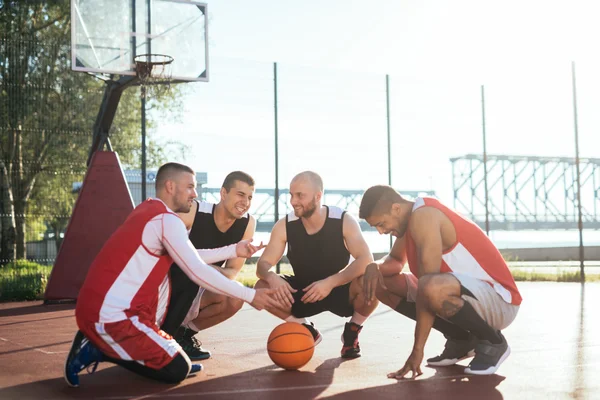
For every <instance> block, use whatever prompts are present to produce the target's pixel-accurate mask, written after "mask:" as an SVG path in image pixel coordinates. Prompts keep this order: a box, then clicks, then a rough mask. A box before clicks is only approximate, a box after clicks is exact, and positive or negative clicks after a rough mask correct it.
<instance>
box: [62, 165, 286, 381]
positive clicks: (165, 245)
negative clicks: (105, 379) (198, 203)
mask: <svg viewBox="0 0 600 400" xmlns="http://www.w3.org/2000/svg"><path fill="white" fill-rule="evenodd" d="M156 195H157V198H155V199H149V200H146V201H145V202H143V203H142V204H140V205H139V206H137V207H136V208H135V209H134V210H133V211H132V213H131V214H130V215H129V217H128V218H127V220H126V221H125V222H124V223H123V224H122V225H121V226H120V227H119V228H118V229H117V230H116V231H115V232H114V233H113V235H112V236H111V237H110V238H109V239H108V241H107V242H106V243H105V244H104V246H103V248H102V249H101V250H100V253H98V255H97V256H96V258H95V260H94V262H93V263H92V265H91V267H90V269H89V271H88V274H87V276H86V280H85V282H84V284H83V286H82V288H81V290H80V293H79V297H78V299H77V307H76V310H75V316H76V320H77V325H78V327H79V331H78V332H77V334H76V335H75V339H74V340H73V344H72V346H71V350H70V352H69V354H68V356H67V360H66V362H65V371H64V374H65V379H66V381H67V383H68V384H69V385H70V386H73V387H77V386H79V377H78V374H79V372H80V371H81V370H83V369H84V368H86V367H88V366H90V365H92V364H94V367H93V368H94V370H95V368H96V366H97V364H98V362H100V361H110V362H113V363H116V364H119V365H121V366H123V367H125V368H127V369H129V370H131V371H133V372H135V373H138V374H140V375H143V376H146V377H148V378H151V379H156V380H159V381H163V382H168V383H178V382H180V381H182V380H183V379H185V378H186V377H187V376H188V374H190V373H194V372H198V371H200V370H201V369H202V366H201V365H200V364H195V365H192V364H191V362H190V360H189V358H188V356H187V355H186V354H185V352H184V351H183V350H182V349H181V346H180V345H179V344H177V342H176V341H175V340H174V339H173V338H172V337H171V336H170V335H168V334H166V333H165V332H163V331H162V330H160V329H159V324H160V322H161V320H162V319H163V318H164V313H165V308H166V307H167V304H168V298H169V284H168V282H169V281H168V280H167V279H165V278H166V276H167V273H168V271H169V268H170V266H171V264H172V263H173V262H176V263H177V265H179V266H180V267H181V269H182V270H183V271H184V272H185V273H186V274H187V275H188V276H189V277H190V279H192V280H193V281H194V282H196V283H197V284H198V285H199V286H201V287H204V288H207V289H208V290H210V291H212V292H215V293H221V294H225V295H228V296H232V297H236V298H238V299H241V300H243V301H245V302H247V303H250V304H251V305H252V306H254V307H255V308H256V309H258V310H261V309H263V308H264V307H266V306H274V305H277V302H276V301H275V300H273V299H272V298H271V296H272V295H273V291H272V290H266V289H263V290H254V289H250V288H246V287H244V286H242V285H240V284H239V283H237V282H235V281H232V280H229V279H227V278H226V277H225V276H223V275H222V274H220V273H219V272H218V271H216V270H215V269H214V268H212V267H211V266H210V265H208V264H207V263H210V262H216V261H219V260H224V259H229V258H236V257H244V258H247V257H250V256H251V255H252V254H254V253H255V252H256V251H257V250H259V249H260V248H262V247H261V246H258V247H257V246H253V245H252V244H251V241H250V240H245V241H241V242H239V243H237V244H232V245H229V246H226V247H221V248H218V249H211V250H196V249H195V248H194V246H193V245H192V243H191V242H190V241H189V239H188V234H187V231H186V228H185V225H184V223H183V221H182V220H181V219H180V218H179V216H178V215H177V214H176V213H177V212H187V211H189V209H190V207H191V205H192V201H193V200H194V198H196V197H197V196H198V194H197V193H196V178H195V174H194V171H193V170H192V169H191V168H189V167H187V166H185V165H182V164H177V163H168V164H165V165H163V166H161V167H160V168H159V170H158V173H157V176H156ZM201 257H202V258H201Z"/></svg>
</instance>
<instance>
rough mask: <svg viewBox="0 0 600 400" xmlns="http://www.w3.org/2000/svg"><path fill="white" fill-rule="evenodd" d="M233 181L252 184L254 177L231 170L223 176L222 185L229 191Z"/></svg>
mask: <svg viewBox="0 0 600 400" xmlns="http://www.w3.org/2000/svg"><path fill="white" fill-rule="evenodd" d="M235 181H240V182H244V183H247V184H248V186H254V178H252V177H251V176H250V175H248V174H247V173H245V172H242V171H233V172H231V173H229V175H227V176H226V177H225V180H224V181H223V185H222V187H223V188H224V189H225V190H226V191H227V193H229V191H230V190H231V188H232V187H233V184H234V183H235Z"/></svg>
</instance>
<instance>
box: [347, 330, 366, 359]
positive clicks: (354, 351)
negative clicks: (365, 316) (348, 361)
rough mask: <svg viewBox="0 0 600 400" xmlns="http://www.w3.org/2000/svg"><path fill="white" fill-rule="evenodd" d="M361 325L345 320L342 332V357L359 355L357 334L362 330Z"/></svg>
mask: <svg viewBox="0 0 600 400" xmlns="http://www.w3.org/2000/svg"><path fill="white" fill-rule="evenodd" d="M362 328H363V327H362V326H361V325H358V324H355V323H354V322H346V325H345V326H344V333H342V343H344V345H343V346H342V358H358V357H360V345H359V344H358V334H359V333H360V331H362Z"/></svg>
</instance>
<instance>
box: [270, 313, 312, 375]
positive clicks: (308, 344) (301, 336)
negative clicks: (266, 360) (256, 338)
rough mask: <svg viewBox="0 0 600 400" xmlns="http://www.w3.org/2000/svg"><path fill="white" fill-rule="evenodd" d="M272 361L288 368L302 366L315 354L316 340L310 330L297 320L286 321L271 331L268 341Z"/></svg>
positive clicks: (294, 368) (293, 368)
mask: <svg viewBox="0 0 600 400" xmlns="http://www.w3.org/2000/svg"><path fill="white" fill-rule="evenodd" d="M267 351H268V352H269V357H270V358H271V361H273V362H274V363H275V365H277V366H278V367H281V368H283V369H287V370H296V369H298V368H302V367H303V366H304V365H306V363H307V362H309V361H310V359H311V358H312V356H313V353H314V351H315V341H314V340H313V337H312V334H311V333H310V331H309V330H308V329H307V328H306V327H304V326H302V324H299V323H297V322H284V323H283V324H281V325H278V326H276V327H275V329H273V331H271V334H270V335H269V341H268V342H267Z"/></svg>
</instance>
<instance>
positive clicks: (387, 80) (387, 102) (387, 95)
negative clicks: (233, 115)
mask: <svg viewBox="0 0 600 400" xmlns="http://www.w3.org/2000/svg"><path fill="white" fill-rule="evenodd" d="M385 111H386V125H387V153H388V154H387V158H388V159H387V161H388V185H390V186H392V138H391V130H392V127H391V124H390V76H389V74H386V75H385ZM392 244H393V239H392V235H390V250H391V249H392Z"/></svg>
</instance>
